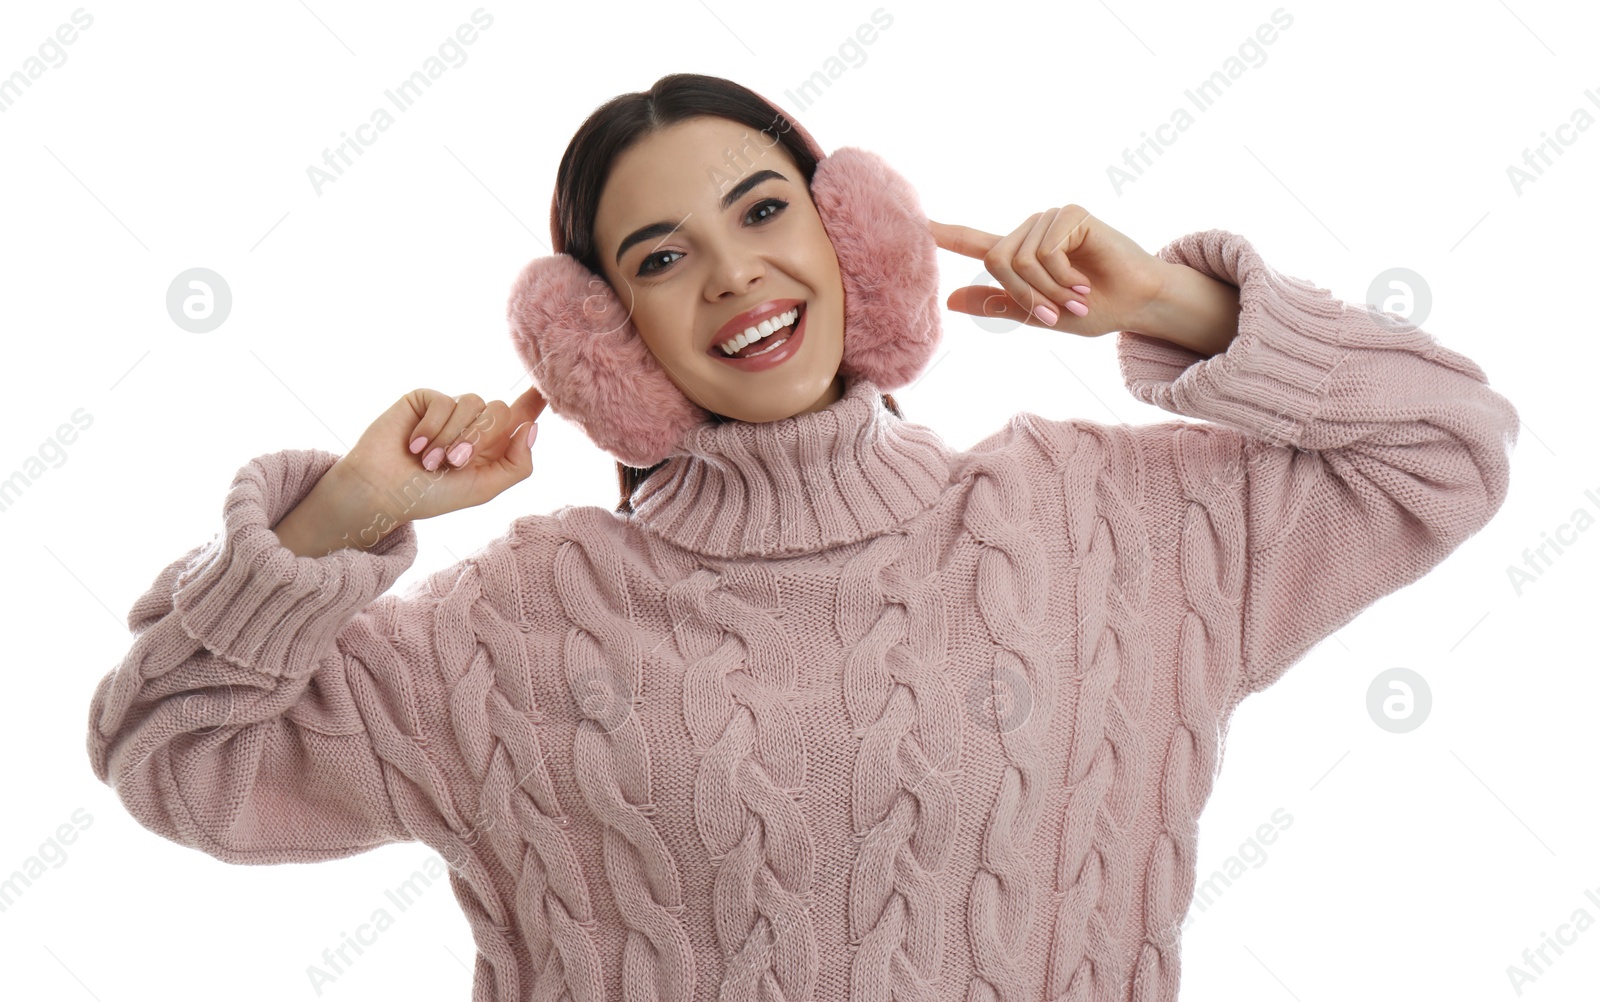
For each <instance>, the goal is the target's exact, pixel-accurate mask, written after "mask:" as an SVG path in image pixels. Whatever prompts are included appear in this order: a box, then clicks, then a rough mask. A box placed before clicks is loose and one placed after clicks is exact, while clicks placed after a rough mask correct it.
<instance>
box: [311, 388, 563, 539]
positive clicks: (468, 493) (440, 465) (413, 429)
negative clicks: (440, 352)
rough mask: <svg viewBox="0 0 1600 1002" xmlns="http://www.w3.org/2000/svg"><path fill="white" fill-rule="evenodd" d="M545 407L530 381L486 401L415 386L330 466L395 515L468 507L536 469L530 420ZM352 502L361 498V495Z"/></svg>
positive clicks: (412, 516)
mask: <svg viewBox="0 0 1600 1002" xmlns="http://www.w3.org/2000/svg"><path fill="white" fill-rule="evenodd" d="M544 408H545V398H544V397H543V396H542V395H541V394H540V393H539V391H538V389H537V387H532V386H530V387H529V388H528V390H527V392H525V393H523V394H522V396H520V397H518V398H517V399H516V400H514V401H512V402H511V403H510V404H506V403H504V402H502V401H499V400H491V401H489V402H488V403H484V400H483V398H482V397H480V396H478V395H477V394H476V393H463V394H461V395H459V396H454V397H452V396H449V395H448V394H445V393H441V392H440V391H438V390H430V389H416V390H412V391H411V392H410V393H407V394H406V395H405V396H403V397H401V398H400V399H399V400H397V401H395V403H394V406H392V407H390V408H389V409H388V410H387V411H384V412H383V414H382V415H381V416H380V417H379V418H378V419H377V420H376V421H374V422H373V423H372V426H371V427H369V428H368V429H367V430H366V431H365V432H363V433H362V435H361V438H360V440H359V441H357V442H356V444H355V447H354V448H352V449H351V450H350V451H349V452H348V453H347V454H346V455H344V456H342V457H340V458H339V461H338V462H337V463H335V464H334V465H333V468H332V469H330V470H329V471H328V473H329V474H330V475H334V476H335V477H336V482H338V483H341V484H342V485H344V488H345V489H347V490H354V491H357V492H361V491H371V492H373V493H372V494H371V495H370V498H371V499H372V503H374V504H376V505H377V506H379V507H381V508H383V509H384V510H386V511H387V512H388V513H389V515H390V517H392V518H394V519H396V520H397V521H398V522H414V521H416V520H417V519H422V518H432V517H433V516H435V515H443V514H444V513H446V512H451V511H457V510H459V509H462V508H471V507H473V506H475V505H480V504H483V503H484V502H485V501H488V500H489V499H491V498H493V497H495V496H497V495H498V494H500V493H501V492H502V491H504V490H505V489H506V488H508V487H510V486H511V485H512V484H516V483H520V482H522V481H523V480H526V479H527V478H528V477H529V475H531V474H532V473H533V448H532V446H533V443H532V441H531V436H532V435H533V434H535V433H536V432H537V430H538V425H536V424H533V422H534V420H535V419H536V418H538V416H539V414H540V413H541V412H543V410H544ZM452 450H458V451H452ZM452 458H453V459H455V460H457V462H454V463H453V462H451V459H452ZM430 467H431V469H430ZM351 501H352V502H354V503H355V504H363V503H364V502H363V501H362V499H361V498H360V497H359V496H358V497H356V498H352V499H351ZM396 509H401V510H399V511H398V512H397V511H396Z"/></svg>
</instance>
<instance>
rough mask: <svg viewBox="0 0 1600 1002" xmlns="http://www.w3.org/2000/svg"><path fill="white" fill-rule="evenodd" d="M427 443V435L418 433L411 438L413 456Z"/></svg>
mask: <svg viewBox="0 0 1600 1002" xmlns="http://www.w3.org/2000/svg"><path fill="white" fill-rule="evenodd" d="M427 444H428V436H426V435H418V436H417V437H416V438H414V439H412V440H411V454H412V455H413V456H414V455H416V454H417V453H419V452H421V451H422V447H423V446H425V445H427Z"/></svg>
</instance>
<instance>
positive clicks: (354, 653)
mask: <svg viewBox="0 0 1600 1002" xmlns="http://www.w3.org/2000/svg"><path fill="white" fill-rule="evenodd" d="M1160 255H1161V256H1162V257H1163V258H1165V259H1166V260H1169V261H1181V262H1183V263H1185V264H1188V265H1190V266H1192V267H1194V268H1196V269H1197V270H1200V271H1202V272H1204V273H1206V274H1208V275H1212V276H1214V277H1217V278H1221V279H1223V280H1224V281H1228V282H1232V283H1233V284H1235V285H1237V286H1239V287H1240V288H1241V291H1242V304H1243V308H1242V313H1241V316H1240V319H1239V334H1238V336H1237V338H1236V339H1235V340H1234V341H1233V343H1232V345H1231V346H1230V347H1229V348H1228V349H1227V351H1225V352H1224V353H1222V354H1220V355H1217V356H1215V357H1213V358H1209V359H1202V358H1201V357H1200V356H1198V355H1196V354H1194V353H1192V352H1190V351H1188V350H1186V349H1183V348H1180V347H1177V346H1174V345H1172V344H1169V343H1167V342H1164V341H1160V340H1157V339H1155V338H1151V337H1147V336H1144V335H1141V334H1137V333H1132V332H1123V333H1120V334H1118V335H1117V337H1118V339H1119V340H1118V344H1117V354H1118V359H1119V363H1120V366H1121V372H1122V376H1123V379H1124V381H1125V383H1126V385H1127V387H1128V389H1129V391H1130V392H1132V393H1133V394H1134V395H1135V396H1136V397H1138V398H1139V399H1141V400H1145V401H1148V402H1152V403H1154V404H1157V405H1159V406H1160V407H1162V408H1165V409H1166V410H1168V411H1171V412H1173V413H1176V414H1180V415H1185V416H1187V417H1190V418H1198V419H1203V420H1202V421H1187V420H1172V421H1167V422H1164V423H1157V424H1150V425H1143V426H1129V425H1113V426H1107V425H1101V424H1095V423H1092V422H1088V421H1081V420H1067V421H1058V420H1048V419H1045V418H1041V417H1038V416H1036V415H1033V414H1028V413H1022V414H1018V415H1016V416H1015V417H1013V418H1012V419H1011V420H1010V421H1009V423H1007V425H1006V426H1005V427H1004V428H1002V429H1001V430H999V431H998V432H996V433H995V434H993V435H991V436H990V437H989V438H987V439H985V440H984V441H983V442H980V443H979V444H978V445H976V446H974V447H973V448H972V449H970V450H967V451H965V452H955V451H953V450H952V449H950V448H949V447H947V446H946V445H945V444H944V443H943V442H942V441H941V440H940V438H939V437H938V436H937V435H936V434H935V433H934V432H933V431H931V430H929V429H928V428H926V427H923V426H921V425H918V424H915V423H911V422H909V421H903V420H900V419H897V418H895V417H894V415H893V414H891V413H890V412H889V411H888V410H887V409H886V408H885V407H884V406H883V404H882V402H881V400H880V396H879V393H880V391H879V389H878V388H877V387H876V386H874V385H872V384H871V383H870V382H866V381H857V382H855V383H853V384H851V385H849V386H848V387H847V390H846V393H845V395H844V396H843V397H842V398H841V399H840V400H839V401H838V402H836V403H835V404H834V405H832V406H830V407H828V408H826V409H824V410H821V411H818V412H815V413H812V414H802V415H798V416H795V417H791V418H788V419H785V420H781V421H774V422H771V423H766V424H749V423H743V422H730V423H728V424H724V425H714V424H708V425H703V426H701V427H700V428H698V429H696V430H695V431H694V432H692V433H691V437H690V439H689V440H688V441H687V444H686V448H685V449H684V450H683V454H681V455H678V456H675V457H673V458H672V459H671V460H670V461H669V463H668V465H667V466H666V467H664V468H663V469H662V470H661V471H660V472H659V473H657V474H656V475H655V476H653V477H651V478H650V479H649V480H648V481H647V482H646V483H645V484H644V485H643V487H641V489H640V492H639V493H638V494H637V495H636V496H635V499H634V500H635V505H636V509H637V511H636V514H635V515H634V516H633V517H631V518H630V517H626V516H623V515H618V514H614V513H612V512H610V511H608V510H605V509H603V508H598V507H566V508H562V509H560V510H558V511H556V512H554V513H553V514H548V515H529V516H526V517H523V518H519V519H517V520H516V521H515V522H513V523H512V525H511V527H510V529H509V531H508V532H507V533H506V534H505V535H504V536H502V537H501V538H499V539H496V540H494V541H493V542H491V543H489V544H488V545H487V546H485V547H484V548H483V549H481V550H480V551H478V552H477V553H475V554H473V555H472V556H471V557H469V558H468V559H466V560H463V561H462V562H461V563H459V564H457V565H456V566H453V567H449V568H446V569H443V570H440V571H438V572H436V573H434V574H432V575H431V576H429V577H428V578H426V579H425V580H423V581H419V582H418V583H417V584H416V585H415V586H414V587H412V588H409V589H407V590H406V592H405V594H403V595H390V594H386V590H387V589H388V588H389V587H390V586H391V585H392V584H393V583H394V581H395V580H396V579H397V578H398V577H399V576H400V574H401V573H402V572H403V571H405V570H406V569H407V568H408V567H409V566H410V564H411V562H412V560H413V558H414V557H415V555H416V547H417V542H416V537H415V535H414V529H413V527H412V526H410V525H407V526H405V527H402V528H400V529H399V530H397V531H395V532H394V533H393V534H392V535H390V536H389V537H387V538H386V539H385V540H384V541H383V542H382V543H380V544H379V545H378V546H377V547H376V548H375V549H373V550H371V551H368V552H362V551H358V550H354V549H345V550H339V551H336V552H334V553H332V554H329V555H327V556H323V557H296V556H295V555H294V554H293V553H291V552H290V551H289V550H287V549H286V548H284V547H282V546H281V545H279V543H278V542H277V538H276V536H275V535H274V534H273V533H272V531H271V529H270V527H271V526H272V525H274V524H276V522H277V521H278V520H279V519H280V518H281V517H282V516H283V515H284V514H285V513H287V512H288V511H289V510H290V509H292V508H293V507H294V506H295V504H296V503H298V502H299V501H300V499H301V498H303V497H304V496H305V495H306V494H307V493H308V492H309V491H310V490H311V488H312V486H313V485H314V484H315V483H316V482H317V480H318V479H319V478H320V477H321V476H322V474H323V472H324V471H326V470H327V469H328V467H329V466H330V465H332V464H333V462H334V461H335V459H336V458H337V457H335V456H333V455H331V454H328V453H325V452H320V451H316V450H285V451H282V452H276V453H270V454H267V455H263V456H259V457H257V458H255V459H253V460H251V461H250V462H249V463H248V464H247V465H246V466H244V467H243V468H242V469H241V470H240V471H239V473H238V475H237V477H236V478H235V480H234V481H233V485H232V489H231V490H230V491H229V493H228V495H227V499H226V504H225V507H224V519H225V528H224V530H223V532H222V533H221V534H220V535H219V536H217V537H215V538H213V539H212V540H210V541H208V542H207V543H205V544H204V545H202V546H199V547H197V548H195V549H194V550H192V551H190V552H189V553H187V554H185V555H184V556H183V557H182V558H180V559H179V560H177V561H175V562H174V563H172V564H171V565H170V566H168V567H167V568H166V569H165V570H164V571H162V572H161V574H160V575H159V576H158V577H157V578H156V581H155V583H154V585H153V586H152V587H151V588H150V590H149V591H148V592H147V593H145V594H144V595H143V596H142V597H141V598H139V600H138V601H137V602H136V603H135V604H134V606H133V609H132V611H131V613H130V614H129V626H130V628H131V629H132V630H133V631H134V633H135V634H136V639H135V641H134V643H133V646H132V648H131V650H130V651H129V653H128V655H127V657H126V658H125V659H124V660H123V662H122V663H121V664H120V665H119V666H118V667H117V668H115V669H114V670H113V671H111V672H110V673H109V674H107V675H106V677H105V678H104V680H103V681H101V683H100V684H99V686H98V688H97V689H96V691H95V693H94V697H93V704H92V707H91V713H90V727H89V734H88V746H89V755H90V758H91V760H92V762H93V767H94V770H95V773H96V775H97V776H99V777H100V779H101V780H103V781H105V782H107V783H110V784H112V785H113V786H114V787H115V788H116V790H117V793H118V794H119V796H120V797H121V799H122V801H123V802H124V803H125V804H126V806H127V809H128V810H129V811H130V812H131V813H132V814H133V816H134V817H136V818H137V819H138V820H139V821H140V822H141V823H142V824H143V825H145V826H147V827H148V828H150V829H151V830H152V831H154V832H156V833H158V834H160V835H162V836H163V837H165V838H168V839H171V840H174V841H176V842H179V843H182V844H184V845H188V846H192V847H194V848H197V849H200V850H202V851H204V852H206V853H209V854H211V855H212V856H215V857H216V858H218V859H221V860H225V861H227V862H231V863H289V862H310V861H314V860H328V859H336V858H339V857H343V856H349V855H352V854H354V853H359V852H362V851H364V850H367V849H370V848H372V847H374V846H378V845H383V844H386V843H390V842H397V841H408V840H417V841H421V842H424V843H426V844H427V845H429V846H431V847H433V848H434V849H436V850H437V851H438V853H439V854H440V855H441V856H442V857H443V858H444V859H445V860H447V861H448V862H449V863H450V867H451V868H450V879H451V884H452V886H453V889H454V891H455V894H456V897H457V899H458V900H459V902H460V904H461V906H462V908H463V909H464V910H465V912H466V915H467V917H468V919H469V920H470V922H471V924H472V928H473V932H474V936H475V939H476V942H477V946H478V951H479V952H478V955H477V964H476V968H475V972H474V975H475V976H474V986H473V995H472V997H473V999H474V1000H477V1002H490V1000H495V1002H511V1000H528V999H539V1000H557V999H566V998H570V999H573V1000H576V1002H620V1000H623V999H627V1000H637V1002H646V1000H649V1002H655V1000H661V1002H689V1000H711V999H718V1000H730V999H739V1000H752V1002H754V1000H758V999H761V1000H776V999H796V1000H798V999H821V1000H842V999H852V1000H865V999H871V1000H885V1002H886V1000H889V999H897V1000H928V1002H932V1000H949V1002H955V1000H963V1002H964V1000H970V999H993V1000H1005V1002H1033V1000H1040V999H1070V1000H1075V1002H1080V1000H1081V1002H1089V1000H1096V1002H1103V1000H1141V1002H1158V1000H1171V999H1174V998H1176V997H1177V987H1178V982H1179V929H1180V921H1181V919H1182V918H1183V916H1184V914H1185V912H1186V911H1187V908H1188V904H1189V900H1190V897H1191V894H1192V891H1193V888H1194V881H1195V869H1196V859H1195V848H1196V842H1197V826H1196V819H1197V818H1198V816H1199V814H1200V812H1201V809H1202V807H1203V806H1204V804H1205V802H1206V799H1207V797H1208V796H1209V794H1210V791H1211V788H1212V780H1213V777H1214V775H1215V774H1216V771H1217V768H1218V766H1219V762H1220V758H1221V745H1222V741H1223V737H1224V735H1225V733H1226V726H1227V722H1228V719H1229V715H1230V714H1231V713H1232V711H1233V710H1234V708H1235V707H1236V706H1237V704H1238V702H1239V701H1240V700H1241V699H1242V698H1244V697H1245V696H1246V695H1248V694H1249V693H1251V692H1255V691H1259V690H1261V689H1262V688H1264V687H1266V686H1268V685H1270V684H1272V682H1274V681H1275V680H1276V679H1277V678H1279V677H1280V676H1281V675H1282V674H1283V672H1284V670H1285V669H1287V668H1288V667H1289V666H1290V665H1291V664H1293V663H1294V662H1295V661H1297V660H1298V659H1299V658H1300V657H1302V656H1303V655H1304V654H1305V653H1306V651H1307V650H1308V649H1309V648H1310V647H1311V646H1312V645H1313V644H1315V643H1317V642H1318V641H1319V640H1320V639H1322V638H1324V637H1326V636H1327V635H1328V634H1329V633H1331V632H1333V631H1334V630H1336V629H1338V628H1339V627H1341V626H1343V625H1344V624H1346V623H1348V622H1349V621H1350V620H1351V619H1352V618H1353V617H1354V616H1355V615H1356V614H1357V613H1358V612H1360V611H1361V610H1362V609H1363V608H1365V607H1366V606H1368V605H1369V604H1371V603H1372V602H1373V601H1375V600H1376V599H1378V598H1380V597H1382V596H1384V595H1386V594H1388V593H1390V592H1393V591H1394V590H1396V589H1397V588H1400V587H1402V586H1404V585H1406V584H1408V583H1410V582H1413V581H1415V580H1416V579H1417V578H1419V577H1420V576H1421V575H1423V574H1424V573H1425V572H1427V570H1428V569H1429V568H1431V567H1433V566H1434V565H1436V564H1437V563H1438V562H1439V561H1440V560H1442V559H1443V558H1444V557H1445V556H1446V555H1447V554H1449V553H1450V552H1451V551H1452V550H1453V549H1454V548H1455V547H1456V546H1457V545H1458V544H1460V543H1461V542H1462V541H1463V540H1464V539H1466V538H1467V537H1468V536H1470V535H1471V534H1472V533H1474V532H1476V531H1477V530H1478V529H1479V528H1481V527H1482V526H1483V525H1484V524H1485V523H1486V522H1487V521H1488V520H1489V518H1490V517H1491V516H1492V515H1493V514H1494V513H1495V511H1496V510H1497V509H1498V508H1499V507H1500V504H1501V502H1502V501H1503V500H1504V498H1505V496H1506V490H1507V482H1508V469H1509V453H1510V447H1511V445H1512V444H1513V443H1514V442H1515V440H1516V434H1517V428H1518V424H1517V416H1516V412H1515V411H1514V410H1513V408H1512V406H1511V405H1510V404H1509V403H1508V402H1507V401H1506V400H1505V398H1503V397H1502V396H1500V395H1498V394H1497V393H1495V392H1493V391H1491V390H1490V389H1489V388H1488V386H1487V385H1486V383H1487V381H1486V378H1485V376H1484V374H1483V372H1482V370H1481V369H1479V367H1478V366H1477V365H1475V364H1474V363H1473V362H1472V361H1471V360H1469V359H1467V358H1465V357H1464V356H1462V355H1460V354H1458V353H1456V352H1454V351H1451V350H1449V349H1447V348H1444V347H1441V346H1440V345H1439V344H1437V343H1436V342H1435V341H1434V340H1433V338H1432V337H1431V336H1430V335H1429V334H1427V333H1426V332H1423V331H1420V330H1413V331H1405V330H1396V329H1393V328H1392V326H1391V325H1388V324H1385V323H1383V322H1380V321H1379V320H1378V319H1375V318H1374V316H1373V315H1372V314H1371V313H1370V312H1368V310H1367V309H1366V308H1365V307H1363V306H1357V305H1351V304H1346V303H1344V302H1341V301H1340V300H1338V299H1336V298H1333V297H1332V296H1331V294H1330V293H1329V292H1328V291H1327V290H1324V289H1321V288H1318V287H1316V286H1314V285H1312V284H1310V283H1308V282H1305V281H1302V280H1299V279H1295V278H1291V277H1286V276H1284V275H1281V274H1279V273H1277V272H1275V271H1274V270H1273V269H1271V268H1269V267H1268V266H1266V265H1265V264H1264V263H1263V262H1262V260H1261V259H1260V257H1259V256H1258V255H1257V253H1256V252H1255V251H1254V250H1253V249H1252V248H1251V246H1250V244H1249V243H1248V241H1246V240H1245V239H1243V238H1242V237H1240V236H1237V235H1235V234H1231V233H1228V232H1226V231H1222V230H1210V231H1206V232H1201V233H1193V234H1189V235H1187V236H1185V237H1182V238H1180V239H1179V240H1176V241H1174V242H1173V243H1172V244H1169V245H1168V246H1167V247H1165V248H1163V249H1162V251H1161V252H1160Z"/></svg>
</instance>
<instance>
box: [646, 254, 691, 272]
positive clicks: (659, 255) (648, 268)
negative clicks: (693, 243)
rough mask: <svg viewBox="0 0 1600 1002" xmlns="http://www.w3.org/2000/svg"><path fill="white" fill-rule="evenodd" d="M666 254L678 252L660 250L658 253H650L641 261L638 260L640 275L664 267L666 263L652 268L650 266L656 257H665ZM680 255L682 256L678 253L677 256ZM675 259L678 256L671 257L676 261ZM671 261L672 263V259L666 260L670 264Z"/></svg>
mask: <svg viewBox="0 0 1600 1002" xmlns="http://www.w3.org/2000/svg"><path fill="white" fill-rule="evenodd" d="M668 254H678V252H677V251H660V252H658V253H655V254H651V255H650V256H649V257H647V258H645V259H644V260H643V261H640V262H639V274H640V275H648V274H650V273H651V272H653V271H660V270H661V268H665V267H666V265H662V266H661V268H652V267H650V266H651V265H652V264H654V263H655V262H656V261H657V260H658V259H660V258H662V257H665V256H666V255H668ZM682 256H683V255H682V254H678V257H682ZM677 259H678V258H673V259H672V260H673V261H676V260H677ZM671 263H672V261H668V262H667V264H671Z"/></svg>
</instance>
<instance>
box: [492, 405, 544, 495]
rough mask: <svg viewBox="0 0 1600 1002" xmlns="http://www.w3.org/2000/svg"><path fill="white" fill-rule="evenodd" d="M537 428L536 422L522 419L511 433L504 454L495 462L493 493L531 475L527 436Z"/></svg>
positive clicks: (530, 452) (535, 433) (531, 454)
mask: <svg viewBox="0 0 1600 1002" xmlns="http://www.w3.org/2000/svg"><path fill="white" fill-rule="evenodd" d="M538 429H539V425H538V424H537V423H536V422H533V421H524V422H522V423H521V424H519V425H517V427H516V430H514V431H513V432H512V433H511V442H510V444H509V445H508V446H507V448H506V452H505V455H504V456H501V457H500V461H499V462H498V463H496V464H495V468H494V474H493V477H494V480H495V482H496V486H495V491H494V492H495V494H499V493H500V492H501V491H504V490H506V489H507V488H509V487H510V486H511V485H512V484H515V483H519V482H521V481H523V480H526V479H528V477H530V476H532V475H533V446H532V444H531V443H530V442H529V441H528V438H529V435H530V431H531V433H532V434H533V435H537V434H538Z"/></svg>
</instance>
